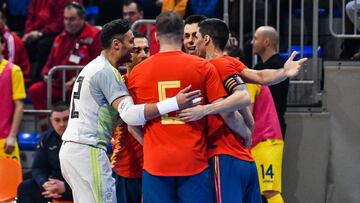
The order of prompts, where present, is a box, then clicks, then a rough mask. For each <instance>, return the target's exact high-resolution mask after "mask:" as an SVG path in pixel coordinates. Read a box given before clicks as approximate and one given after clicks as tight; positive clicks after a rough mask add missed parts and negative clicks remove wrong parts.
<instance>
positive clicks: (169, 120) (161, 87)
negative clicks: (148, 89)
mask: <svg viewBox="0 0 360 203" xmlns="http://www.w3.org/2000/svg"><path fill="white" fill-rule="evenodd" d="M170 88H180V81H179V80H173V81H161V82H158V93H159V101H162V100H165V99H167V97H166V89H170ZM161 124H163V125H171V124H184V122H183V121H181V120H180V118H178V117H170V116H168V114H165V115H162V116H161Z"/></svg>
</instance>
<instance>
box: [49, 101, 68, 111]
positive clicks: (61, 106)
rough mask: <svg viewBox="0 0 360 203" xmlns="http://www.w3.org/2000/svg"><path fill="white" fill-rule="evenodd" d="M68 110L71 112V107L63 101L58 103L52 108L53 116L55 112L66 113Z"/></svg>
mask: <svg viewBox="0 0 360 203" xmlns="http://www.w3.org/2000/svg"><path fill="white" fill-rule="evenodd" d="M66 110H69V106H68V105H67V104H66V103H65V102H63V101H61V102H58V103H56V104H55V105H54V106H53V107H52V108H51V114H52V113H53V112H63V111H66Z"/></svg>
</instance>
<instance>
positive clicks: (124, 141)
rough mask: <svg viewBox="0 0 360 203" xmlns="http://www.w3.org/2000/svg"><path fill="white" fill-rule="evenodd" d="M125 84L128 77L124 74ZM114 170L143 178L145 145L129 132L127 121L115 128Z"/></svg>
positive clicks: (112, 157)
mask: <svg viewBox="0 0 360 203" xmlns="http://www.w3.org/2000/svg"><path fill="white" fill-rule="evenodd" d="M122 77H123V79H124V81H125V84H127V81H128V78H127V76H126V75H122ZM113 139H114V143H113V154H112V156H111V165H112V168H113V170H114V171H115V172H116V173H117V174H118V175H119V176H122V177H125V178H141V176H142V168H143V162H144V161H143V146H142V145H141V144H140V143H139V142H138V141H137V140H136V139H135V138H134V137H133V136H132V135H131V134H130V133H129V131H128V130H127V125H126V123H121V124H120V123H117V124H116V126H115V129H114V136H113Z"/></svg>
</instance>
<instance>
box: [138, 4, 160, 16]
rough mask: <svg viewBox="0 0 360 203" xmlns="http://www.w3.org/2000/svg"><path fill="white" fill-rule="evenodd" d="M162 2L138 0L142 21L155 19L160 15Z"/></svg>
mask: <svg viewBox="0 0 360 203" xmlns="http://www.w3.org/2000/svg"><path fill="white" fill-rule="evenodd" d="M162 1H163V0H152V1H149V0H139V3H140V5H141V6H142V7H143V9H144V19H155V18H156V16H158V15H159V14H160V13H161V5H162Z"/></svg>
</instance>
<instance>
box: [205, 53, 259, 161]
mask: <svg viewBox="0 0 360 203" xmlns="http://www.w3.org/2000/svg"><path fill="white" fill-rule="evenodd" d="M210 62H211V63H212V64H214V65H215V67H216V69H217V71H218V72H219V74H220V77H221V80H222V81H223V82H222V84H223V83H225V81H226V80H227V79H228V78H229V77H231V76H232V75H235V74H239V73H240V72H241V71H243V70H244V69H245V68H246V66H245V65H244V64H242V63H241V62H240V61H238V60H237V59H235V58H233V57H230V56H221V57H218V58H215V59H212V60H211V61H210ZM208 119H209V133H208V134H209V142H208V144H209V156H210V157H213V156H215V155H219V154H227V155H230V156H233V157H235V158H238V159H241V160H244V161H254V159H253V158H252V156H251V153H250V150H249V149H247V148H246V147H245V146H244V144H243V140H242V139H241V138H239V137H238V136H237V135H235V134H234V133H233V132H232V131H231V130H230V128H229V127H227V125H226V123H225V122H224V120H223V119H222V117H221V116H220V115H211V116H209V118H208Z"/></svg>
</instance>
